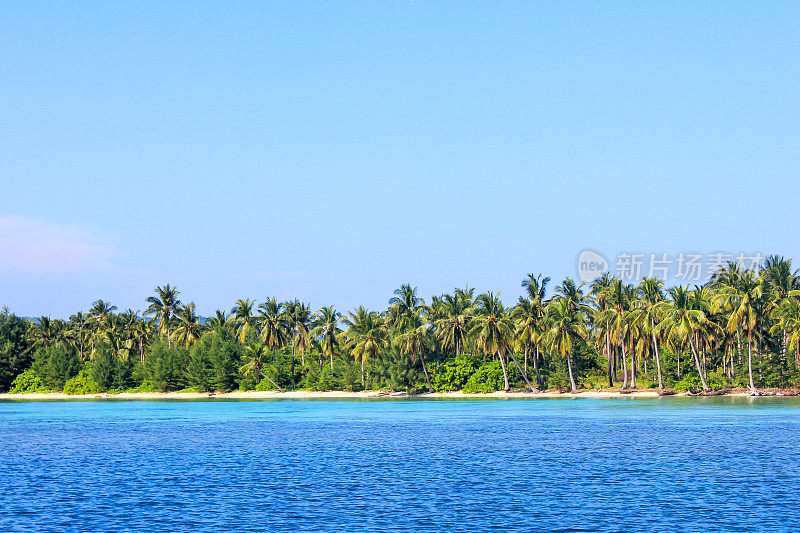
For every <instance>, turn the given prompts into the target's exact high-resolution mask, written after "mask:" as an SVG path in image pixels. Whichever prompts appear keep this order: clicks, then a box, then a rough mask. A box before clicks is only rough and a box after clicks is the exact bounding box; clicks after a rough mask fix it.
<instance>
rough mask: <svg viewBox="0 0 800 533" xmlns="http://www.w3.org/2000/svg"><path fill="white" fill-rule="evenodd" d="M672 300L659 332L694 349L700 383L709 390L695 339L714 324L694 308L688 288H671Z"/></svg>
mask: <svg viewBox="0 0 800 533" xmlns="http://www.w3.org/2000/svg"><path fill="white" fill-rule="evenodd" d="M667 292H668V293H669V295H670V297H671V299H672V301H671V302H670V303H671V305H670V306H669V308H667V309H666V313H665V317H664V319H663V320H662V321H661V322H660V323H659V324H658V326H657V327H656V329H657V332H662V331H663V332H664V334H665V335H667V336H668V337H671V338H672V339H675V340H676V341H679V342H680V343H681V345H684V344H685V343H686V342H688V343H689V347H690V348H691V349H692V355H693V357H694V366H695V369H696V370H697V374H698V375H699V376H700V383H701V384H702V386H703V391H704V392H706V391H708V390H709V388H708V385H707V384H706V379H705V376H704V375H703V370H702V368H701V367H700V358H699V356H698V353H697V352H698V348H697V345H696V344H695V337H696V336H697V334H698V333H699V332H701V331H703V330H705V329H707V328H709V327H712V326H713V324H712V323H711V321H709V320H708V318H706V314H705V313H704V312H703V311H701V310H699V309H694V308H693V303H694V302H693V301H692V294H691V291H689V289H687V288H686V287H680V286H678V287H670V288H669V290H668V291H667Z"/></svg>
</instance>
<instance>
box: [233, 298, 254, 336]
mask: <svg viewBox="0 0 800 533" xmlns="http://www.w3.org/2000/svg"><path fill="white" fill-rule="evenodd" d="M255 304H256V303H255V302H254V301H253V300H250V299H249V298H248V299H246V300H236V303H235V304H234V305H233V308H232V309H231V320H232V321H233V322H234V323H235V324H236V337H237V338H238V339H239V342H240V343H241V344H244V343H245V341H246V339H247V333H248V332H249V331H250V329H251V328H252V327H253V325H254V323H255V316H253V307H254V306H255Z"/></svg>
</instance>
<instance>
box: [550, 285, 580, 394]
mask: <svg viewBox="0 0 800 533" xmlns="http://www.w3.org/2000/svg"><path fill="white" fill-rule="evenodd" d="M586 318H587V317H586V311H585V309H584V308H583V307H580V306H575V305H573V302H571V301H570V299H568V298H566V297H563V296H561V297H557V298H555V299H554V300H553V301H551V302H550V304H549V305H548V306H547V319H548V329H547V331H546V332H545V335H544V341H545V344H546V346H548V347H549V349H550V351H551V353H552V354H553V355H555V356H558V357H562V358H564V359H566V361H567V370H568V372H569V382H570V385H571V387H572V392H577V390H578V387H577V386H576V384H575V376H574V374H573V371H572V355H573V352H574V351H575V348H577V347H578V346H580V345H581V344H584V343H585V342H586V337H587V336H588V331H587V329H586Z"/></svg>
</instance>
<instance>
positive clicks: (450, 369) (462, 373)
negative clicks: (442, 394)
mask: <svg viewBox="0 0 800 533" xmlns="http://www.w3.org/2000/svg"><path fill="white" fill-rule="evenodd" d="M477 368H478V365H477V364H476V363H475V361H473V360H471V359H468V358H467V357H465V356H463V355H460V356H458V357H454V358H452V359H449V360H447V361H446V362H445V363H444V364H443V365H441V366H439V370H438V371H436V372H433V365H430V369H429V372H430V373H431V385H433V388H434V389H435V390H437V391H456V390H461V389H463V388H464V386H465V385H466V384H467V381H468V380H469V378H470V376H472V374H474V373H475V370H477ZM501 377H502V371H501Z"/></svg>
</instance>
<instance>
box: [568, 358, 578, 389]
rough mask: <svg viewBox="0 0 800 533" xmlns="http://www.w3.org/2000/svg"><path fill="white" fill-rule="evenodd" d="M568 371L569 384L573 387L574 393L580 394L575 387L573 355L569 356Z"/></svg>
mask: <svg viewBox="0 0 800 533" xmlns="http://www.w3.org/2000/svg"><path fill="white" fill-rule="evenodd" d="M567 370H568V371H569V383H570V385H572V392H578V387H577V386H575V378H574V377H573V376H572V354H571V353H568V354H567Z"/></svg>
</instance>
